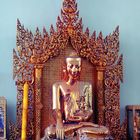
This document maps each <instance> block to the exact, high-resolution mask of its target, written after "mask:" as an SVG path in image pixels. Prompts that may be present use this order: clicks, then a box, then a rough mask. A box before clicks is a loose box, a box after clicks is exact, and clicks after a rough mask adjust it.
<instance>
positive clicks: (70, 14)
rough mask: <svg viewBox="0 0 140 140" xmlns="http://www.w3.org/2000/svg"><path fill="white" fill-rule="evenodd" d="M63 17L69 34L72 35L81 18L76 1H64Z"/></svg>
mask: <svg viewBox="0 0 140 140" xmlns="http://www.w3.org/2000/svg"><path fill="white" fill-rule="evenodd" d="M61 17H62V21H63V23H64V25H65V26H66V29H67V31H68V33H69V34H72V33H73V31H74V30H75V29H74V28H75V25H76V23H77V21H78V18H79V11H77V3H76V1H75V0H64V2H63V8H62V10H61Z"/></svg>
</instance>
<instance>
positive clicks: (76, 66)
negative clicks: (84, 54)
mask: <svg viewBox="0 0 140 140" xmlns="http://www.w3.org/2000/svg"><path fill="white" fill-rule="evenodd" d="M66 69H67V73H68V77H71V78H72V79H75V80H77V79H78V78H79V76H80V71H81V58H80V57H79V56H77V54H76V53H75V52H72V53H71V54H70V56H68V57H67V58H66Z"/></svg>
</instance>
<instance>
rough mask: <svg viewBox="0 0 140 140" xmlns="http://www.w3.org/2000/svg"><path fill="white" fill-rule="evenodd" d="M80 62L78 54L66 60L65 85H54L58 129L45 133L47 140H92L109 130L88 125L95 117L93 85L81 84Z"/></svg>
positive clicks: (54, 107) (52, 127)
mask: <svg viewBox="0 0 140 140" xmlns="http://www.w3.org/2000/svg"><path fill="white" fill-rule="evenodd" d="M80 72H81V58H80V57H78V56H77V55H76V53H74V54H72V55H71V56H69V57H67V58H66V71H65V73H66V75H67V80H66V81H60V82H57V83H55V84H53V87H52V93H53V109H54V110H55V112H56V125H51V126H49V127H48V128H46V130H45V136H44V140H45V138H46V139H49V138H51V137H52V138H57V139H64V138H67V139H68V137H69V136H72V135H75V134H77V135H78V134H80V133H86V134H91V135H93V136H106V135H108V134H109V130H108V129H107V128H106V127H104V126H99V125H97V124H94V123H92V122H88V121H89V119H90V118H91V116H92V115H93V110H92V94H93V93H92V85H91V84H90V83H88V82H83V81H79V76H80Z"/></svg>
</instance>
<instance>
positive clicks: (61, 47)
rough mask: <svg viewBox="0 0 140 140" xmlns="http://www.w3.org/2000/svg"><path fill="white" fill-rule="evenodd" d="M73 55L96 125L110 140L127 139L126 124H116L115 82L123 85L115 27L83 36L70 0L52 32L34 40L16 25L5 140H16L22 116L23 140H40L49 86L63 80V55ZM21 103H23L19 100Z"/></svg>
mask: <svg viewBox="0 0 140 140" xmlns="http://www.w3.org/2000/svg"><path fill="white" fill-rule="evenodd" d="M70 50H75V51H76V52H77V54H78V55H79V56H80V57H82V59H83V66H82V67H83V70H82V71H83V72H82V76H81V79H84V80H86V81H90V82H92V84H93V93H94V95H93V98H94V103H93V104H94V109H93V110H94V116H93V120H94V122H95V123H98V124H99V125H105V126H107V127H109V129H110V131H111V135H112V137H113V138H114V139H115V140H120V139H122V138H125V137H126V121H124V123H123V124H122V125H120V81H123V56H122V55H120V56H119V27H117V28H116V29H115V31H114V32H113V33H112V34H110V35H108V36H106V37H103V35H102V32H100V33H99V35H98V36H96V32H95V31H94V32H93V34H92V35H90V33H89V29H88V28H87V29H86V30H85V31H83V25H82V18H80V19H79V11H78V10H77V3H76V1H75V0H64V2H63V6H62V10H61V17H58V18H57V23H56V30H54V28H53V26H51V28H50V33H48V32H46V30H45V28H44V29H43V33H42V34H41V33H40V31H39V29H38V28H37V29H36V33H35V35H33V34H32V32H31V31H29V30H26V29H25V28H24V26H22V25H21V23H20V21H19V20H18V21H17V48H16V49H14V50H13V66H14V68H13V78H14V79H16V86H17V122H16V124H15V125H14V124H11V125H10V139H11V140H13V139H14V140H15V139H18V138H21V131H22V130H21V129H22V122H23V119H22V115H23V112H24V113H25V114H26V115H27V116H26V117H27V122H26V124H27V129H25V130H26V132H27V138H28V139H30V138H32V139H37V138H40V137H42V136H43V134H44V129H45V128H46V127H47V126H48V125H49V124H50V123H52V122H54V121H55V120H54V119H53V117H52V116H53V111H52V95H51V86H52V84H53V83H54V82H56V81H58V80H60V79H62V71H63V70H62V66H63V60H64V58H65V56H67V54H68V53H69V51H70ZM25 84H27V85H28V97H27V100H28V106H26V109H25V108H24V109H23V102H24V101H23V98H24V95H23V93H24V92H23V89H24V88H23V87H24V86H25ZM24 100H25V99H24Z"/></svg>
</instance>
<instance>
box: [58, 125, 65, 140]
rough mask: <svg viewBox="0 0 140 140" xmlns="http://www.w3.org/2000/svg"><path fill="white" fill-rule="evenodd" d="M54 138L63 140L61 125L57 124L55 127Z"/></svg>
mask: <svg viewBox="0 0 140 140" xmlns="http://www.w3.org/2000/svg"><path fill="white" fill-rule="evenodd" d="M56 137H57V139H61V140H63V139H64V127H63V124H57V125H56Z"/></svg>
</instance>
